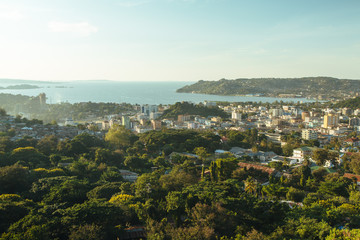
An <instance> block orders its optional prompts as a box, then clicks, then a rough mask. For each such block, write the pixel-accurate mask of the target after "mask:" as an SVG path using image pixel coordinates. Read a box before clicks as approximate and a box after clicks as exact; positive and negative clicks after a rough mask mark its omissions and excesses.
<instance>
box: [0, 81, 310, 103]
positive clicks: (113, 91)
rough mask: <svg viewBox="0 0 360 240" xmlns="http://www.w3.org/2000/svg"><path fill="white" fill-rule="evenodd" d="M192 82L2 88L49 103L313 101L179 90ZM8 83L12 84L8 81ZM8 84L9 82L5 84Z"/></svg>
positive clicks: (79, 83) (105, 82)
mask: <svg viewBox="0 0 360 240" xmlns="http://www.w3.org/2000/svg"><path fill="white" fill-rule="evenodd" d="M188 84H191V83H189V82H111V81H76V82H62V83H51V84H49V83H40V84H38V83H37V84H35V85H37V86H39V87H40V88H37V89H21V90H12V89H2V90H0V93H11V94H22V95H27V96H37V95H38V94H40V93H42V92H44V93H46V96H47V103H51V104H54V103H60V102H69V103H77V102H89V101H91V102H115V103H123V102H126V103H131V104H174V103H176V102H181V101H189V102H194V103H199V102H203V101H205V100H207V101H227V102H247V101H253V102H259V101H262V102H274V101H276V100H278V101H280V100H282V101H286V102H290V101H294V102H298V101H303V102H312V101H314V100H309V99H305V98H270V97H252V96H217V95H206V94H190V93H177V92H176V89H178V88H180V87H183V86H185V85H188ZM7 85H8V84H7ZM3 87H6V85H3Z"/></svg>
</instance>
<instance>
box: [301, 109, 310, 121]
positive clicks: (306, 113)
mask: <svg viewBox="0 0 360 240" xmlns="http://www.w3.org/2000/svg"><path fill="white" fill-rule="evenodd" d="M309 117H310V113H309V112H308V111H303V112H302V113H301V120H303V121H305V119H306V118H309Z"/></svg>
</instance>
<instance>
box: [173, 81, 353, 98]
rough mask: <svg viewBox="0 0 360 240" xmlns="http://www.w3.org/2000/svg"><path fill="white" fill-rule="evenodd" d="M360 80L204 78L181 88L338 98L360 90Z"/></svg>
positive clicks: (223, 93) (216, 93)
mask: <svg viewBox="0 0 360 240" xmlns="http://www.w3.org/2000/svg"><path fill="white" fill-rule="evenodd" d="M359 90H360V81H359V80H348V79H338V78H331V77H304V78H251V79H249V78H239V79H235V80H228V79H221V80H219V81H204V80H200V81H198V82H197V83H194V84H192V85H187V86H184V87H182V88H180V89H178V90H177V92H181V93H202V94H214V95H246V94H259V95H264V96H274V97H275V96H281V95H283V96H286V95H287V94H288V95H294V96H295V95H298V96H302V97H315V98H317V97H318V96H319V95H320V96H321V95H323V96H324V97H325V98H338V97H339V96H340V95H342V94H348V93H349V92H358V91H359Z"/></svg>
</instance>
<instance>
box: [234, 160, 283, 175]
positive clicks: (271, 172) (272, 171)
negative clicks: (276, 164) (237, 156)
mask: <svg viewBox="0 0 360 240" xmlns="http://www.w3.org/2000/svg"><path fill="white" fill-rule="evenodd" d="M238 166H239V167H241V168H246V169H249V168H254V169H257V170H260V171H262V172H266V173H268V174H269V175H274V176H276V177H280V173H279V172H278V171H276V170H275V168H269V167H266V166H263V165H259V164H254V163H245V162H239V163H238Z"/></svg>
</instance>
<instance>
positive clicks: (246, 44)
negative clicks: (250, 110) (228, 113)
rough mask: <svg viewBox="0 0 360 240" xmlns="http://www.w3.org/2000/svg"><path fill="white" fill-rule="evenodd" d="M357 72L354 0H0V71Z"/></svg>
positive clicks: (45, 74) (20, 74) (131, 77)
mask: <svg viewBox="0 0 360 240" xmlns="http://www.w3.org/2000/svg"><path fill="white" fill-rule="evenodd" d="M303 76H332V77H339V78H350V79H360V1H359V0H342V1H339V0H31V1H29V0H0V78H21V79H33V80H80V79H108V80H119V81H197V80H199V79H204V80H218V79H220V78H230V79H231V78H239V77H303Z"/></svg>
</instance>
